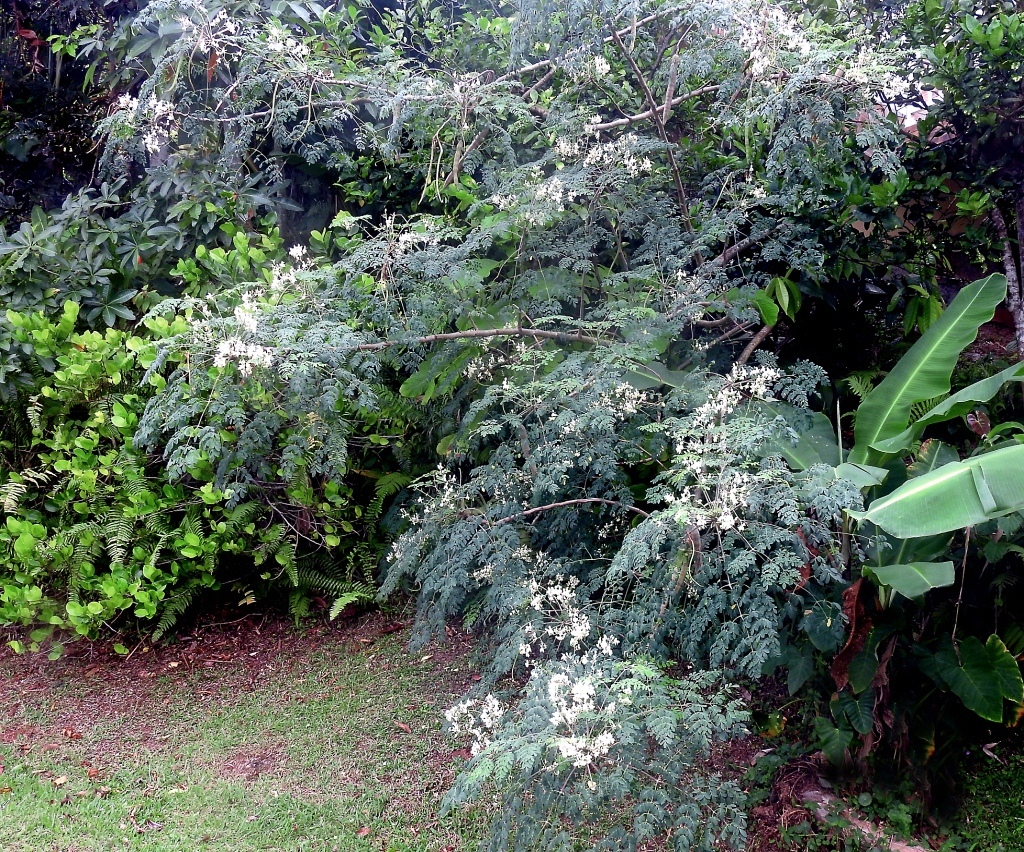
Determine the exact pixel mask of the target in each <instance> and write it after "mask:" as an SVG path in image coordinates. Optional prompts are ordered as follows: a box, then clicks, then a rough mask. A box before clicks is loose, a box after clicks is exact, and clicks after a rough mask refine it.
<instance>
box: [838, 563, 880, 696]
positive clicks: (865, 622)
mask: <svg viewBox="0 0 1024 852" xmlns="http://www.w3.org/2000/svg"><path fill="white" fill-rule="evenodd" d="M863 583H864V578H863V577H861V578H860V579H859V580H857V582H856V583H854V584H853V585H851V586H850V587H849V588H848V589H847V590H846V591H845V592H843V612H844V613H845V614H846V618H847V621H848V624H849V631H850V635H849V638H848V639H847V640H846V644H845V645H844V646H843V647H842V650H840V651H839V653H838V654H836V656H835V659H833V660H832V668H831V671H832V680H834V681H835V682H836V687H837V688H838V689H843V688H845V687H846V685H847V684H848V683H849V682H850V675H849V668H850V663H852V662H853V658H854V657H856V656H857V654H859V653H860V652H861V650H862V649H863V648H864V643H865V642H867V639H868V634H869V633H870V632H871V627H872V624H871V618H870V617H869V616H868V615H867V613H866V611H865V608H864V601H863V599H862V597H861V589H862V588H863Z"/></svg>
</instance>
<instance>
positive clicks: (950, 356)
mask: <svg viewBox="0 0 1024 852" xmlns="http://www.w3.org/2000/svg"><path fill="white" fill-rule="evenodd" d="M1005 296H1006V278H1005V277H1004V276H1002V275H990V276H989V277H988V278H985V279H982V280H981V281H977V282H975V283H974V284H971V285H969V286H968V287H965V288H964V289H963V290H961V291H960V293H958V294H957V296H956V298H955V299H954V300H953V302H952V303H951V304H950V306H949V307H948V308H947V309H946V310H945V312H944V313H943V314H942V316H941V317H940V318H939V319H938V320H937V321H936V322H935V323H933V324H932V325H931V327H930V328H929V329H928V330H927V331H926V332H925V333H924V334H923V335H922V336H921V338H920V339H919V340H918V341H917V342H916V343H915V344H914V345H913V346H912V347H911V348H910V351H909V352H907V354H906V355H904V356H903V358H901V359H900V361H899V363H898V364H897V365H896V366H895V367H894V368H893V370H892V372H890V373H889V375H887V376H886V377H885V378H884V379H883V380H882V382H881V383H880V384H879V385H878V386H877V387H875V388H874V389H873V390H872V391H871V393H869V394H868V395H867V397H866V398H865V399H864V402H862V403H861V405H860V407H859V408H858V410H857V422H856V427H855V429H854V438H855V445H854V448H853V450H852V451H851V453H850V459H849V460H850V461H851V462H857V463H862V464H865V463H866V464H877V463H878V462H879V461H880V460H881V459H882V458H883V457H884V453H882V452H881V451H879V450H878V449H877V445H878V444H879V443H880V442H882V441H885V440H887V439H889V438H893V437H895V436H896V435H899V434H900V433H901V432H903V430H905V429H906V428H907V424H908V422H909V420H910V416H911V411H912V409H913V406H914V405H915V404H917V403H920V402H924V401H927V400H931V399H935V398H936V397H938V396H942V395H943V394H947V393H949V387H950V375H951V374H952V372H953V368H954V367H955V366H956V362H957V359H958V358H959V357H960V353H961V352H962V351H963V350H964V349H965V348H966V347H967V346H968V345H969V344H970V343H971V342H972V341H973V340H974V339H975V337H977V334H978V328H979V327H980V326H981V325H982V323H984V322H987V321H988V320H990V319H991V318H992V316H993V314H994V313H995V309H996V306H997V305H998V304H999V303H1000V302H1001V301H1002V300H1003V299H1004V298H1005Z"/></svg>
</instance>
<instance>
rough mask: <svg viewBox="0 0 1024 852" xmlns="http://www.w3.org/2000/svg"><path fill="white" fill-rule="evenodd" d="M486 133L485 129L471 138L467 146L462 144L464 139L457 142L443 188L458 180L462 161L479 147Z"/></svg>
mask: <svg viewBox="0 0 1024 852" xmlns="http://www.w3.org/2000/svg"><path fill="white" fill-rule="evenodd" d="M487 133H488V130H487V128H486V127H485V128H484V129H483V130H481V131H480V132H479V133H477V135H476V136H474V137H473V141H472V142H470V143H469V144H468V145H465V144H464V143H465V140H464V139H460V140H459V146H458V147H457V148H456V149H455V156H454V157H453V158H452V170H451V171H450V172H449V173H448V177H446V178H445V179H444V184H443V186H445V187H449V186H451V185H452V184H453V183H455V181H457V180H458V179H459V169H460V168H462V161H463V160H465V159H466V157H468V156H469V155H470V154H472V153H473V152H474V151H475V150H476V149H477V148H479V147H480V145H481V144H482V143H483V141H484V139H486V138H487Z"/></svg>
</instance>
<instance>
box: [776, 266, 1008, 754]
mask: <svg viewBox="0 0 1024 852" xmlns="http://www.w3.org/2000/svg"><path fill="white" fill-rule="evenodd" d="M1005 292H1006V280H1005V278H1004V277H1003V276H1001V275H993V276H990V277H989V278H986V279H984V280H982V281H978V282H976V283H974V284H972V285H970V286H968V287H965V288H964V289H963V290H962V291H961V292H960V293H959V294H958V295H957V297H956V298H955V299H954V300H953V302H952V303H951V304H950V306H949V308H948V309H947V310H946V311H945V312H944V313H943V314H942V316H941V317H940V318H939V319H938V320H937V321H936V322H935V323H934V324H933V325H932V326H931V327H930V328H929V329H928V330H927V331H926V332H925V333H924V334H923V335H922V336H921V338H920V339H919V340H918V341H917V342H916V343H915V344H914V345H913V346H912V347H911V348H910V350H909V351H908V352H907V353H906V354H905V355H904V356H903V358H902V359H901V360H900V361H899V363H898V364H897V365H896V366H895V367H894V368H893V369H892V370H891V371H890V372H889V373H888V374H887V375H886V376H885V378H884V379H883V380H882V381H881V382H880V383H879V384H878V385H877V386H876V387H875V388H873V389H872V390H871V391H870V392H868V393H867V394H866V395H865V396H864V398H863V400H862V402H861V404H860V406H859V408H858V410H857V413H856V421H855V427H854V445H853V447H852V448H851V449H850V451H849V454H848V456H847V458H846V460H845V461H844V460H843V451H842V449H841V444H840V443H839V442H838V441H837V440H836V436H835V433H834V432H833V430H832V429H831V425H830V424H829V422H828V420H827V418H825V417H824V416H823V415H816V416H814V417H813V418H812V419H811V421H810V423H809V428H808V429H807V431H806V432H804V433H803V434H802V435H801V436H800V438H799V439H798V440H797V441H796V442H795V444H793V445H792V446H791V447H784V450H783V452H784V453H785V455H786V457H787V459H788V460H789V462H790V464H792V465H793V466H794V467H795V468H797V469H800V468H806V467H808V466H810V465H811V464H819V463H822V462H824V463H827V464H830V465H833V466H834V467H833V469H834V470H835V475H836V476H844V477H847V478H849V479H850V480H851V481H854V482H856V483H857V484H858V485H859V486H861V487H862V489H863V490H864V493H865V496H866V501H865V502H866V504H867V505H866V507H865V508H864V509H863V510H862V511H858V510H850V511H849V512H848V515H849V518H850V519H851V520H856V521H858V528H857V530H856V533H857V534H856V535H854V531H853V528H852V525H850V524H849V523H848V524H847V535H848V536H849V539H850V542H848V544H847V546H846V549H845V555H846V558H847V559H849V560H851V562H852V563H853V565H852V566H851V567H852V568H853V576H854V577H855V578H856V577H857V576H858V575H862V576H863V578H864V579H870V580H871V581H873V583H874V584H875V585H876V586H877V587H878V588H877V595H876V596H875V598H874V600H873V605H871V606H870V607H866V605H865V600H866V599H867V598H870V596H869V595H866V594H865V591H864V587H863V586H862V584H863V580H862V579H855V582H854V583H853V584H852V585H851V586H850V588H849V589H848V591H847V593H846V594H845V595H844V604H845V610H846V615H847V618H848V620H849V624H850V627H849V630H850V635H849V638H848V640H847V643H846V645H845V647H844V648H843V650H842V651H841V652H840V653H839V655H838V656H837V657H836V659H835V661H834V662H833V664H832V674H833V677H834V679H835V681H836V686H837V687H838V689H839V690H840V691H839V692H838V694H837V696H836V699H835V702H834V709H833V712H834V715H835V716H836V718H837V720H838V721H839V722H840V723H841V727H840V728H836V727H835V726H832V725H831V724H830V723H828V722H827V720H824V719H820V720H818V730H819V734H820V735H821V738H822V742H823V743H824V744H825V747H826V750H827V752H828V753H829V755H830V757H832V758H833V759H835V760H837V761H839V760H841V759H842V756H843V753H844V751H845V749H846V747H847V746H848V745H849V744H850V741H851V739H852V731H856V732H857V733H859V734H861V735H862V736H864V737H866V738H868V737H872V736H874V734H875V733H876V732H877V729H878V728H879V720H880V718H881V714H880V711H881V709H882V708H881V707H880V706H877V705H876V698H879V697H881V696H880V693H879V690H880V685H881V684H882V681H883V680H884V679H885V675H884V670H885V668H886V667H887V666H888V665H890V660H891V657H892V654H893V650H894V647H895V643H896V641H897V640H899V639H900V628H899V627H898V626H897V625H896V624H895V623H894V619H892V618H889V617H888V616H887V614H886V611H887V610H889V609H890V608H892V607H893V606H894V604H896V598H897V595H902V596H903V598H905V599H910V600H921V599H922V598H923V596H924V595H925V594H926V593H927V592H928V591H930V590H932V589H936V588H942V587H948V586H952V585H953V583H954V582H955V579H956V571H955V567H954V563H953V561H952V560H951V559H950V558H949V557H950V556H951V554H952V552H953V545H954V542H953V539H954V534H955V533H957V532H959V531H961V530H964V529H968V544H969V539H970V529H969V528H973V529H974V530H976V531H977V534H978V535H986V534H987V535H991V536H992V538H993V540H995V541H998V540H999V539H1000V538H1002V537H1004V536H1006V535H1007V534H1010V535H1012V534H1013V532H1014V531H1015V530H1016V529H1017V528H1018V527H1019V526H1020V521H1019V520H1016V521H1014V520H1013V518H1015V517H1016V518H1018V519H1019V518H1020V517H1024V516H1022V515H1021V512H1022V511H1024V475H1022V471H1024V444H1021V443H1019V442H1017V441H1015V440H1013V439H1012V438H1010V439H1009V440H1007V439H1003V438H1000V434H1001V431H1002V430H1000V429H998V428H997V429H994V430H991V431H989V432H987V434H986V439H985V441H984V442H983V443H982V445H981V446H980V447H979V448H978V450H977V453H976V454H975V455H973V456H971V457H969V458H966V459H964V460H961V459H960V457H959V455H958V453H957V452H956V451H955V450H954V449H953V448H952V447H951V446H949V445H948V444H945V443H943V442H941V441H938V440H936V439H928V440H925V441H924V442H923V443H922V438H923V437H924V436H925V432H926V430H927V429H928V427H930V426H934V425H935V424H940V423H945V422H947V421H949V420H952V419H955V418H960V417H965V416H969V417H976V416H977V415H976V413H975V412H976V410H977V407H978V406H979V405H980V404H983V403H985V402H987V401H988V400H990V399H991V398H992V397H993V396H995V394H996V393H997V392H998V391H999V390H1000V388H1002V387H1003V385H1005V384H1006V383H1007V382H1011V381H1018V382H1019V381H1024V364H1017V365H1014V366H1011V367H1008V368H1006V369H1005V370H1002V371H1001V372H999V373H997V374H995V375H993V376H990V377H989V378H987V379H984V380H982V381H979V382H975V383H974V384H972V385H970V386H968V387H966V388H964V389H962V390H960V391H958V392H957V393H954V394H951V395H948V396H947V394H949V391H950V376H951V374H952V372H953V369H954V367H955V366H956V363H957V359H958V358H959V356H960V353H961V352H962V351H963V350H964V349H965V348H966V347H967V345H969V344H970V343H971V342H972V341H973V340H974V338H975V337H976V335H977V332H978V328H979V327H980V326H981V325H982V324H983V323H985V322H987V321H989V320H990V319H991V318H992V315H993V313H994V311H995V308H996V306H997V305H998V304H999V303H1000V302H1001V301H1002V300H1003V298H1004V296H1005ZM908 459H909V460H910V463H909V464H907V463H906V462H907V460H908ZM1003 519H1007V520H1003ZM967 549H968V548H967V545H965V555H964V559H963V565H962V569H961V571H962V573H963V572H967V571H969V570H972V569H971V568H970V567H969V566H968V560H967V552H966V551H967ZM1006 552H1007V551H1004V552H1003V555H1005V554H1006ZM990 555H993V556H994V555H995V553H991V554H990ZM943 557H946V559H945V560H944V561H939V560H942V559H943ZM986 561H987V560H986ZM961 579H962V582H963V580H964V578H961ZM896 609H899V606H897V607H896ZM869 610H870V611H869ZM952 632H953V636H952V637H950V636H946V637H944V638H943V639H942V640H941V643H940V647H938V649H935V648H932V649H931V650H927V649H926V647H925V645H924V644H922V643H921V642H920V641H918V642H917V643H916V645H915V654H916V655H917V657H918V660H919V662H920V668H921V670H922V671H923V672H924V673H926V674H927V675H928V676H929V677H931V678H932V679H933V680H934V681H935V682H936V683H937V684H938V685H939V686H941V687H943V688H949V689H951V690H952V691H953V692H954V693H955V694H956V695H957V696H958V697H959V698H960V699H961V700H962V701H963V702H964V705H965V706H966V707H968V708H969V709H970V710H972V711H974V712H976V713H978V714H979V715H981V716H982V717H983V718H985V719H989V720H991V721H996V722H999V721H1002V720H1003V719H1004V718H1010V719H1012V718H1013V716H1012V715H1011V716H1009V717H1004V707H1003V699H1006V700H1009V701H1010V702H1012V703H1014V704H1016V705H1020V704H1021V702H1022V701H1024V682H1022V681H1021V675H1020V670H1019V667H1018V665H1017V661H1016V659H1015V658H1014V655H1013V654H1011V653H1010V652H1009V651H1007V649H1006V647H1005V645H1004V644H1003V642H1002V640H1001V639H1000V638H999V637H998V636H997V635H995V634H993V635H991V636H990V637H989V638H988V640H987V642H982V641H981V640H979V639H978V638H975V637H974V636H968V637H967V638H965V639H964V640H963V641H962V642H961V643H960V645H959V646H958V647H956V646H954V644H953V642H952V640H953V639H955V634H956V626H955V623H954V626H953V631H952ZM884 643H889V644H888V645H885V644H884ZM789 658H790V659H789V664H790V667H791V671H792V668H793V666H796V669H797V671H799V672H800V673H801V675H802V677H803V679H801V678H799V677H798V678H797V679H796V681H794V680H793V679H792V678H791V681H790V683H791V686H793V685H794V683H795V685H796V686H799V685H800V684H801V683H802V682H803V680H805V679H806V676H809V675H810V668H809V658H808V655H807V652H806V649H800V648H797V647H794V648H793V649H790V651H789ZM929 661H930V662H929ZM892 665H897V663H893V664H892Z"/></svg>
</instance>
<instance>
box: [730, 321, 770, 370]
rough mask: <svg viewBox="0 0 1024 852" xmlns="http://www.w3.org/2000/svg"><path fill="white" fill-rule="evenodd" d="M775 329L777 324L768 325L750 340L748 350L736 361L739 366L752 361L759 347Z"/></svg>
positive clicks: (762, 327)
mask: <svg viewBox="0 0 1024 852" xmlns="http://www.w3.org/2000/svg"><path fill="white" fill-rule="evenodd" d="M774 328H775V323H766V324H765V325H763V326H761V330H760V331H759V332H758V333H757V334H755V335H754V336H753V337H752V338H750V343H748V344H747V346H746V348H745V349H744V350H743V351H742V352H741V353H740V357H739V358H737V359H736V363H737V364H746V363H747V361H749V360H750V356H751V355H753V354H754V352H755V351H756V350H757V347H758V346H760V345H761V344H762V343H764V340H765V338H766V337H767V336H768V335H769V334H771V333H772V329H774Z"/></svg>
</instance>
